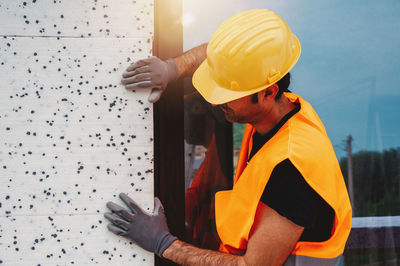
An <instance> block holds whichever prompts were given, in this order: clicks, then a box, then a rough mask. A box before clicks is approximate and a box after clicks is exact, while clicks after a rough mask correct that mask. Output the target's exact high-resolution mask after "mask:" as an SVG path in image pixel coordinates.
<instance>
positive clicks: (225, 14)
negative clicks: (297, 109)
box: [183, 0, 400, 265]
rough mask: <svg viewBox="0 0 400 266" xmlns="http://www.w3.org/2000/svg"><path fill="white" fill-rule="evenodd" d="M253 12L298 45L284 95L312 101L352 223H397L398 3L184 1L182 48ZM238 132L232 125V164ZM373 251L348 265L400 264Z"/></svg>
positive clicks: (352, 257)
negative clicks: (284, 27)
mask: <svg viewBox="0 0 400 266" xmlns="http://www.w3.org/2000/svg"><path fill="white" fill-rule="evenodd" d="M252 8H268V9H270V10H273V11H275V12H276V13H277V14H279V15H280V16H281V17H283V19H284V20H285V21H286V22H287V23H288V25H289V26H290V28H291V30H292V32H293V33H295V34H296V36H297V37H298V38H299V40H300V42H301V45H302V55H301V57H300V60H299V62H298V63H297V65H296V66H295V67H294V69H293V70H292V71H291V74H292V80H291V85H290V88H289V89H291V90H292V92H294V93H296V94H299V95H301V96H302V97H303V98H304V99H305V100H307V101H308V102H310V103H311V105H312V106H313V107H314V109H315V110H316V112H317V113H318V115H319V117H320V118H321V120H322V122H323V123H324V125H325V127H326V130H327V134H328V136H329V137H330V139H331V142H332V145H333V147H334V150H335V152H336V155H337V158H338V160H339V162H340V166H341V168H342V172H343V175H344V178H345V181H346V184H347V185H348V189H349V191H350V194H351V198H352V205H353V212H354V213H353V215H354V216H355V217H361V218H357V219H354V220H353V223H354V224H359V223H360V221H361V223H362V224H364V226H365V228H368V227H373V226H376V224H375V225H374V223H373V222H372V223H368V222H366V223H364V222H363V221H367V220H365V219H364V220H363V218H362V217H376V216H385V217H387V218H385V219H387V220H388V221H392V222H389V224H392V225H393V226H394V225H396V223H395V222H394V221H395V220H396V219H398V217H396V216H400V123H399V122H400V120H399V118H398V115H399V114H400V104H399V103H398V102H399V101H400V89H399V84H400V75H399V73H400V64H399V62H400V50H399V47H400V34H399V31H400V17H399V15H398V14H399V12H400V2H399V1H394V0H389V1H372V0H366V1H362V3H361V2H359V1H350V2H349V1H345V0H338V1H319V0H311V1H307V2H304V1H300V0H293V1H278V0H272V1H267V2H266V1H262V0H247V1H244V0H241V1H239V0H234V1H232V0H231V1H227V0H223V1H211V0H204V1H195V0H183V30H184V50H188V49H190V48H192V47H194V46H197V45H199V44H201V43H205V42H208V40H209V39H210V38H211V35H212V33H213V32H214V31H215V30H216V29H217V27H218V26H219V24H220V23H221V22H222V21H224V20H225V19H227V18H229V17H230V16H232V15H234V14H235V13H238V12H240V11H244V10H248V9H252ZM243 129H244V126H243V125H239V124H234V125H233V156H234V157H235V156H236V158H235V159H234V163H236V161H237V153H238V150H239V148H240V144H241V135H242V132H243ZM190 149H192V150H193V151H195V150H196V148H193V147H192V148H190ZM198 153H200V152H198ZM193 167H197V165H196V164H193ZM376 221H378V220H376ZM379 221H382V220H379ZM397 226H400V225H399V224H397ZM367 231H368V230H366V231H365V232H367ZM366 234H367V233H366ZM366 237H368V236H367V235H366ZM396 241H398V240H396ZM378 248H379V247H376V249H375V250H372V251H371V250H363V249H360V250H358V251H357V252H349V253H348V254H347V253H346V254H347V255H346V260H345V263H346V264H348V265H353V264H355V265H358V264H363V263H374V262H385V261H386V262H388V261H395V263H396V262H397V263H400V262H399V259H400V258H399V256H398V255H396V253H395V251H394V250H391V248H389V249H386V250H385V251H384V252H380V251H378ZM350 253H352V254H350Z"/></svg>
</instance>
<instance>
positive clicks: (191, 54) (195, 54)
mask: <svg viewBox="0 0 400 266" xmlns="http://www.w3.org/2000/svg"><path fill="white" fill-rule="evenodd" d="M206 58H207V43H205V44H202V45H199V46H197V47H194V48H192V49H190V50H188V51H187V52H185V53H184V54H182V55H180V56H178V57H175V58H174V61H175V63H176V65H177V67H178V77H184V76H192V75H193V74H194V72H195V71H196V69H197V68H198V67H199V66H200V64H201V63H202V62H203V61H204V60H205V59H206Z"/></svg>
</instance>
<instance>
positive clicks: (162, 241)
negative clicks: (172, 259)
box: [104, 193, 177, 257]
mask: <svg viewBox="0 0 400 266" xmlns="http://www.w3.org/2000/svg"><path fill="white" fill-rule="evenodd" d="M119 197H120V198H121V200H122V201H123V202H124V203H125V204H126V205H127V206H128V207H129V209H130V210H131V211H128V210H127V209H125V208H123V207H121V206H119V205H117V204H115V203H113V202H107V207H108V208H109V209H110V210H112V211H113V212H114V213H110V212H107V213H105V214H104V217H105V218H107V219H108V220H109V221H110V222H111V223H112V224H108V225H107V228H108V229H109V230H110V231H111V232H113V233H114V234H116V235H120V236H123V237H125V238H127V239H129V240H131V241H133V242H135V243H136V244H138V245H139V246H141V247H142V248H144V249H145V250H148V251H151V252H154V253H156V254H157V255H158V256H160V257H162V254H163V252H164V251H165V250H166V249H167V248H168V247H169V246H170V245H171V244H172V242H174V241H175V240H176V239H177V238H176V237H174V236H173V235H171V233H170V232H169V229H168V226H167V220H166V218H165V215H164V207H163V206H162V204H161V202H160V200H159V199H158V198H155V199H154V211H153V213H152V214H147V213H146V212H145V211H144V210H143V209H142V208H140V207H139V206H138V205H137V204H136V203H135V202H134V201H133V200H132V199H131V198H130V197H128V196H127V195H126V194H124V193H121V194H120V195H119Z"/></svg>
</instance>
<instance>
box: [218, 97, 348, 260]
mask: <svg viewBox="0 0 400 266" xmlns="http://www.w3.org/2000/svg"><path fill="white" fill-rule="evenodd" d="M285 96H286V97H287V98H288V99H289V100H290V101H291V102H298V103H300V105H301V109H300V111H299V112H297V113H296V114H295V115H294V116H292V117H291V118H290V119H289V120H288V121H287V122H286V123H285V124H284V125H283V126H282V127H281V128H280V129H279V131H278V132H277V133H276V134H275V135H274V136H273V137H272V138H271V139H270V140H269V141H268V142H267V143H266V144H265V145H264V146H263V147H262V148H261V149H260V150H259V151H258V152H257V153H256V154H255V155H254V156H253V158H252V159H251V160H250V162H249V163H248V164H247V160H248V156H249V154H250V150H251V147H252V135H253V134H254V132H255V129H254V128H253V127H252V126H251V125H246V128H245V131H244V135H243V141H242V146H241V150H240V154H239V161H238V165H237V168H236V174H235V182H234V186H233V189H232V190H228V191H220V192H218V193H217V194H216V196H215V218H216V226H217V231H218V235H219V237H220V239H221V241H222V244H221V246H220V251H222V252H225V253H233V254H238V253H242V254H243V253H244V252H245V251H246V248H247V243H248V240H249V233H250V230H251V227H252V225H253V222H254V218H255V214H256V211H257V206H258V203H259V201H260V198H261V195H262V194H263V192H264V189H265V186H266V184H267V182H268V180H269V177H270V176H271V173H272V170H273V169H274V168H275V166H276V165H278V164H279V163H280V162H282V161H283V160H285V159H289V160H290V161H291V162H292V163H293V165H294V166H295V167H296V168H297V169H298V170H299V172H300V173H301V174H302V176H303V177H304V179H305V180H306V182H307V183H308V185H310V186H311V187H312V188H313V189H314V190H315V191H316V192H317V193H318V194H319V195H320V196H321V197H322V198H323V199H324V200H325V201H326V202H327V203H328V204H329V205H330V206H331V207H332V209H333V210H334V211H335V220H334V223H333V228H332V235H331V237H330V238H329V239H328V240H327V241H324V242H303V241H300V242H297V244H296V246H295V248H294V249H293V251H292V255H291V256H290V257H292V258H290V257H289V259H290V260H291V265H292V264H295V265H297V264H299V263H300V264H308V265H312V264H320V263H322V264H324V263H325V264H326V262H328V261H329V259H331V260H332V259H336V258H339V257H341V254H342V253H343V250H344V247H345V244H346V241H347V238H348V236H349V233H350V229H351V216H352V211H351V206H350V200H349V197H348V193H347V189H346V185H345V182H344V179H343V176H342V173H341V170H340V167H339V163H338V161H337V158H336V156H335V152H334V150H333V147H332V144H331V142H330V140H329V138H328V136H327V134H326V131H325V127H324V125H323V124H322V122H321V121H320V119H319V117H318V116H317V114H316V113H315V111H314V109H313V108H312V107H311V105H310V104H309V103H308V102H306V101H305V100H303V99H302V98H301V97H300V96H298V95H295V94H293V93H285ZM293 256H297V258H293ZM299 257H303V259H302V260H299ZM314 258H318V259H319V262H317V263H313V259H314ZM310 259H311V260H310ZM318 259H317V260H318ZM320 259H322V260H320ZM324 259H326V261H325V262H324ZM288 261H289V260H288ZM294 261H295V262H294ZM293 262H294V263H293ZM334 263H336V262H334ZM334 263H330V262H328V263H327V264H334Z"/></svg>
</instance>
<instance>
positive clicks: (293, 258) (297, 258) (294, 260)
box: [283, 255, 343, 266]
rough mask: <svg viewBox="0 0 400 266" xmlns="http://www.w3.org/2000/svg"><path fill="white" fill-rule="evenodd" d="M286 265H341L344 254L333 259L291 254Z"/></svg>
mask: <svg viewBox="0 0 400 266" xmlns="http://www.w3.org/2000/svg"><path fill="white" fill-rule="evenodd" d="M283 265H284V266H304V265H307V266H340V265H343V255H339V256H338V257H336V258H332V259H321V258H313V257H307V256H301V255H290V256H289V257H288V258H287V260H286V261H285V263H284V264H283Z"/></svg>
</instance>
